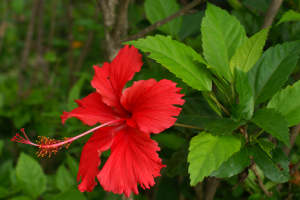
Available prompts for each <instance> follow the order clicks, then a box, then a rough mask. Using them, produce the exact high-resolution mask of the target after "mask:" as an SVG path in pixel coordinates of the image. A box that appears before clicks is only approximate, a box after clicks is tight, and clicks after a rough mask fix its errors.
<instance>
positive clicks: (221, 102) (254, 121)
mask: <svg viewBox="0 0 300 200" xmlns="http://www.w3.org/2000/svg"><path fill="white" fill-rule="evenodd" d="M42 2H43V3H42V4H40V3H38V4H36V1H24V0H11V1H7V0H6V1H1V2H0V13H1V22H0V63H1V67H0V116H1V117H0V126H1V127H0V128H1V134H0V199H10V200H29V199H31V200H32V199H44V200H57V199H58V200H60V199H63V200H66V199H70V200H71V199H72V200H73V199H75V200H77V199H78V200H84V199H92V200H93V199H108V200H121V199H122V195H119V194H114V193H111V192H109V193H107V192H105V191H104V189H103V188H102V187H101V186H100V185H99V184H98V185H97V186H96V187H95V188H94V189H93V192H92V193H87V192H85V193H81V192H80V191H78V188H77V185H78V183H77V182H76V177H77V173H78V169H79V161H80V154H81V151H82V148H83V145H84V144H85V142H86V141H87V140H88V138H89V136H85V137H84V138H82V139H80V140H76V141H74V142H73V143H72V144H71V145H70V148H69V149H62V150H60V152H59V153H58V154H56V155H53V156H52V157H51V158H39V159H37V161H38V162H37V161H36V160H34V159H33V157H36V154H35V152H36V148H38V147H29V146H26V145H25V144H15V143H12V142H10V139H11V138H12V137H13V134H14V133H15V132H17V130H18V129H19V128H23V127H24V128H25V129H26V130H27V131H26V132H27V135H28V137H29V138H30V139H31V140H32V141H34V140H35V138H36V136H37V135H44V136H47V137H48V136H49V137H51V138H53V139H59V138H64V137H67V138H70V137H74V136H76V135H78V134H80V133H82V132H85V131H87V130H88V129H90V127H88V126H86V125H83V124H82V123H81V122H80V123H78V122H79V121H78V120H77V119H70V120H68V121H67V122H66V124H65V125H64V126H62V124H61V119H60V118H59V115H61V113H62V111H64V110H68V111H70V110H72V109H73V108H75V107H77V104H76V103H75V102H74V99H80V98H83V97H85V96H86V95H88V94H90V93H91V92H93V91H95V89H94V88H92V87H91V86H90V84H89V82H90V81H91V80H92V78H93V73H94V71H93V68H92V66H93V65H99V66H101V65H102V63H103V62H107V61H109V58H111V57H113V56H114V55H112V54H114V53H116V52H114V53H112V52H110V51H111V50H114V47H112V46H113V45H112V46H111V44H116V46H118V45H119V44H118V41H120V40H122V41H126V40H127V39H128V36H133V35H135V33H138V32H140V31H141V30H144V29H145V28H147V27H149V26H150V25H151V24H153V23H155V22H157V21H158V20H162V19H165V18H166V17H167V16H170V15H171V14H173V13H175V12H177V11H178V10H179V9H180V8H181V7H184V6H185V5H184V3H183V1H175V0H166V1H164V0H153V1H150V0H146V1H144V2H145V3H143V2H138V1H130V2H129V5H128V12H127V13H126V15H127V17H126V19H127V22H128V23H127V22H125V23H123V24H124V27H123V28H124V29H123V28H122V33H126V34H125V35H122V36H121V37H118V38H114V40H111V41H108V40H107V38H109V37H107V35H106V34H107V32H111V33H113V32H114V31H115V30H116V29H115V27H113V23H111V24H109V23H107V24H105V26H104V23H103V19H104V15H102V14H105V11H101V15H99V11H98V10H97V9H98V5H97V2H92V1H86V2H85V1H84V2H81V1H70V2H63V1H57V0H53V1H42ZM270 2H271V0H263V1H262V0H243V1H238V0H227V4H218V5H221V7H216V6H215V5H212V4H210V3H208V6H207V7H206V2H202V3H201V4H199V5H198V6H197V7H195V8H196V10H197V11H196V12H195V13H193V12H194V10H193V9H191V10H189V11H188V12H186V13H184V15H182V16H179V17H178V18H176V19H174V20H172V21H170V22H168V23H166V24H164V25H163V26H160V27H158V28H157V29H156V30H154V31H152V32H150V33H147V34H145V35H143V37H145V38H146V39H139V40H138V41H130V42H128V44H132V45H135V46H136V47H137V48H139V49H141V51H143V54H142V55H143V56H142V61H143V63H144V64H143V66H142V69H141V71H140V72H138V73H136V74H135V76H134V77H133V79H132V80H131V81H129V82H128V83H127V84H126V86H125V88H127V87H130V85H132V84H133V82H134V81H138V80H146V79H149V78H153V79H155V80H157V81H159V80H161V79H169V80H171V81H173V82H174V83H177V87H178V88H183V89H182V90H181V91H180V93H182V94H185V96H184V97H185V104H184V105H182V106H178V107H180V108H182V111H181V113H180V115H179V116H177V121H176V122H175V126H174V127H170V128H169V129H167V130H165V131H164V132H162V133H160V134H150V135H151V138H152V139H153V140H155V141H156V142H157V143H158V146H159V148H160V149H161V150H160V151H157V153H158V154H159V157H160V158H161V159H162V163H163V164H166V169H162V170H161V171H160V174H161V177H159V178H158V179H156V180H155V182H156V183H155V184H154V185H153V186H152V187H151V188H152V190H148V191H146V192H144V191H140V194H139V195H136V196H134V199H136V200H146V199H153V200H179V199H181V198H185V199H191V200H192V199H197V198H198V197H197V194H196V193H195V190H194V189H193V188H192V187H190V182H191V183H192V185H195V184H196V183H197V182H199V181H204V184H203V187H204V188H203V189H204V190H206V189H207V187H209V186H210V184H209V181H207V180H204V178H205V177H207V176H215V177H219V178H222V181H221V182H220V185H219V186H218V190H217V191H216V195H215V198H216V199H247V198H248V197H249V196H250V194H253V195H251V196H250V197H249V198H248V199H266V200H267V199H269V200H271V199H280V198H282V199H286V198H287V195H288V189H289V193H293V194H295V195H294V197H293V198H295V199H297V198H298V197H299V194H298V193H299V191H300V190H299V187H298V186H294V185H293V183H291V184H292V185H291V187H287V184H283V187H282V190H281V192H280V193H279V192H277V190H276V187H275V186H276V185H277V184H279V183H278V182H286V181H288V179H289V175H288V165H289V162H288V158H287V156H285V155H284V153H283V152H282V150H281V149H280V148H282V146H283V145H284V144H283V143H282V142H278V144H277V149H274V148H275V145H274V144H273V143H271V142H270V141H268V140H267V139H266V138H258V136H260V135H261V134H262V133H264V131H265V132H267V133H270V134H272V135H273V136H275V137H276V138H278V139H279V140H281V141H283V142H284V143H285V144H287V145H289V140H290V138H289V133H288V132H289V129H288V127H291V126H293V125H296V124H298V123H299V122H300V118H299V116H300V110H299V109H300V104H299V102H300V99H299V96H300V95H298V94H299V91H300V86H299V85H300V83H299V82H300V81H298V79H299V77H300V65H299V64H300V63H299V61H298V58H299V52H300V21H298V22H297V21H296V22H292V23H282V22H284V21H294V20H297V19H298V20H299V18H298V16H299V13H297V12H295V11H293V10H299V8H300V4H299V0H292V1H286V2H285V3H284V4H282V6H281V7H280V9H279V11H278V14H277V15H276V17H275V19H274V23H275V24H276V23H277V22H278V23H277V24H278V26H273V27H272V28H268V29H264V30H261V31H260V27H261V24H262V23H263V21H264V17H265V16H266V15H265V13H266V12H267V10H268V7H269V5H270ZM228 3H229V5H230V6H231V7H229V6H228ZM69 4H70V5H71V4H72V5H71V6H72V7H73V11H72V12H66V9H65V8H66V6H68V7H69ZM118 5H119V4H118ZM118 5H117V6H116V7H115V8H113V10H114V11H116V13H115V14H116V15H115V16H118V15H117V12H118V11H120V8H118ZM35 6H37V10H38V12H36V13H32V10H34V9H33V7H35ZM79 8H84V9H79ZM222 9H226V10H227V11H228V12H227V11H225V10H222ZM287 10H290V11H288V12H286V13H285V14H284V11H287ZM39 11H43V12H39ZM41 13H42V16H41ZM229 13H231V15H230V14H229ZM281 16H283V17H282V18H281ZM31 17H34V20H35V22H34V24H35V26H34V28H33V29H32V33H33V34H32V37H30V38H31V42H30V43H31V45H29V48H28V45H27V42H28V40H27V39H28V36H29V35H28V33H29V32H28V31H29V30H28V27H30V26H29V23H30V22H31ZM70 17H71V19H72V21H73V23H70V21H69V20H70ZM36 19H42V20H38V23H36V22H37V21H36ZM111 19H112V18H111ZM118 19H119V18H118V17H117V18H116V19H115V22H118ZM104 20H105V19H104ZM113 21H114V20H111V22H113ZM41 23H42V25H41ZM70 25H71V26H72V27H70ZM107 25H108V27H107ZM127 28H128V29H127ZM200 29H201V33H200ZM244 29H245V30H244ZM120 30H121V29H120ZM146 30H147V29H146ZM245 32H246V33H247V36H248V37H249V38H247V37H246V34H245ZM268 32H269V33H268ZM156 34H162V35H156ZM168 35H170V36H168ZM71 36H72V37H71ZM267 37H268V40H266V39H267ZM24 38H27V39H26V40H25V39H24ZM71 38H72V39H71ZM126 38H127V39H126ZM172 38H173V39H172ZM297 40H298V41H297ZM180 42H181V43H180ZM100 44H105V45H100ZM278 44H280V45H278ZM40 47H42V48H40ZM111 47H112V48H111ZM40 49H42V51H40ZM25 50H26V51H27V52H28V55H27V57H26V58H28V61H27V62H24V63H20V62H21V61H22V59H21V57H22V56H21V54H24V51H25ZM116 50H117V49H116ZM263 51H264V53H263ZM202 55H203V57H204V58H205V60H204V59H203V57H202ZM161 66H164V67H161ZM295 66H296V67H295ZM291 73H292V74H291ZM290 74H291V75H290ZM175 76H177V77H178V78H177V77H175ZM212 81H213V84H212ZM297 81H298V82H297ZM290 85H292V86H290ZM190 86H191V87H190ZM197 90H198V91H197ZM199 91H200V92H199ZM269 99H271V100H270V101H269V102H267V100H269ZM254 104H256V105H255V107H254ZM266 106H267V108H265V107H266ZM254 110H255V113H254V115H253V112H254ZM228 111H230V112H228ZM174 117H176V116H174ZM260 128H262V130H260V132H258V131H259V129H260ZM200 130H201V131H202V130H205V132H203V133H200V134H199V135H197V136H196V137H195V135H196V134H198V133H199V132H200ZM209 132H210V133H209ZM267 133H265V134H262V135H263V137H265V136H266V134H267ZM298 140H299V138H297V140H296V142H295V143H294V145H293V146H292V147H291V153H290V155H288V157H291V162H292V163H297V162H298V161H299V156H298V154H299V145H300V142H299V141H300V140H299V141H298ZM291 144H292V143H291ZM22 151H23V152H25V153H26V154H24V153H20V152H22ZM110 154H111V150H108V151H105V152H103V154H102V157H101V165H100V166H99V169H101V168H102V167H103V165H105V163H106V161H107V159H109V157H110ZM18 155H21V156H20V157H18ZM252 156H253V157H252ZM252 158H254V161H255V163H256V169H257V171H258V173H259V175H260V178H261V180H262V182H263V184H264V185H265V187H266V189H267V190H269V191H270V192H271V191H272V192H273V197H270V198H269V197H266V195H265V194H264V193H263V191H262V189H261V187H260V186H259V184H258V182H257V180H256V179H257V178H256V176H255V174H254V173H253V171H252V170H249V171H248V169H249V167H250V164H253V163H252V162H251V159H252ZM126 164H128V163H121V167H126ZM259 166H260V167H261V169H260V167H259ZM137 167H138V166H137ZM43 171H44V172H45V173H46V175H45V174H44V172H43ZM247 171H248V172H249V175H248V177H247V178H246V180H245V184H244V183H242V184H239V185H238V187H237V188H236V189H235V190H232V189H230V188H232V187H234V186H235V185H236V184H237V182H238V181H239V180H241V177H242V175H245V174H247ZM189 173H190V179H191V180H190V181H189V177H187V175H188V174H189ZM167 175H169V176H175V175H180V176H181V177H172V178H171V177H168V176H167ZM265 177H267V178H265ZM129 178H130V177H129ZM270 180H271V181H270ZM275 181H278V182H275ZM280 184H281V183H280ZM199 185H200V184H199ZM197 187H198V186H197ZM138 188H139V190H140V186H138ZM198 188H199V187H198ZM196 189H197V188H196ZM166 191H168V192H166ZM196 191H197V190H196Z"/></svg>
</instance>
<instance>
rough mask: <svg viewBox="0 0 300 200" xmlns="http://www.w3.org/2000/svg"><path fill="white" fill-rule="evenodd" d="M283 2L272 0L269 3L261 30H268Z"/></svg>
mask: <svg viewBox="0 0 300 200" xmlns="http://www.w3.org/2000/svg"><path fill="white" fill-rule="evenodd" d="M282 1H283V0H272V2H271V3H270V6H269V8H268V11H267V13H266V16H265V19H264V22H263V24H262V26H261V29H265V28H268V27H269V26H271V25H272V23H273V21H274V18H275V16H276V14H277V12H278V10H279V8H280V6H281V3H282Z"/></svg>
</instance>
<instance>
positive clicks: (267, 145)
mask: <svg viewBox="0 0 300 200" xmlns="http://www.w3.org/2000/svg"><path fill="white" fill-rule="evenodd" d="M257 142H258V144H259V145H260V147H261V148H262V150H264V151H265V152H266V153H267V154H268V155H269V156H270V157H271V154H270V151H271V150H272V149H274V148H275V144H273V143H272V142H270V141H269V140H268V139H267V138H259V139H258V140H257Z"/></svg>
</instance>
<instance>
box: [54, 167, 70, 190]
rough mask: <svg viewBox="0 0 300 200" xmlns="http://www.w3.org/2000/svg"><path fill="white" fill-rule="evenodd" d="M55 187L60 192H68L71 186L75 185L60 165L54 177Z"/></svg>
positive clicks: (68, 173)
mask: <svg viewBox="0 0 300 200" xmlns="http://www.w3.org/2000/svg"><path fill="white" fill-rule="evenodd" d="M55 182H56V187H57V188H58V189H59V190H60V191H62V192H66V191H68V190H69V189H70V188H71V187H72V186H73V185H75V180H74V178H73V177H72V175H71V174H70V172H69V171H68V170H67V168H66V167H65V166H64V164H61V165H60V166H59V168H58V170H57V173H56V177H55Z"/></svg>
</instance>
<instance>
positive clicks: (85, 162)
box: [77, 126, 119, 192]
mask: <svg viewBox="0 0 300 200" xmlns="http://www.w3.org/2000/svg"><path fill="white" fill-rule="evenodd" d="M118 128H119V127H118V126H117V127H116V126H113V127H104V128H101V129H98V130H97V131H95V132H94V133H93V135H92V137H91V138H90V139H89V140H88V141H87V143H86V144H85V145H84V147H83V150H82V152H81V157H80V164H79V171H78V175H77V181H79V180H80V177H81V183H80V184H79V185H78V189H79V190H80V191H81V192H84V191H89V192H92V189H93V188H94V187H95V185H97V182H96V181H95V177H96V175H97V174H98V173H99V171H100V170H99V168H98V166H99V165H100V163H101V160H100V156H101V153H102V152H103V151H106V150H108V149H109V148H110V147H111V145H112V142H113V137H114V135H115V134H116V131H118Z"/></svg>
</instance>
